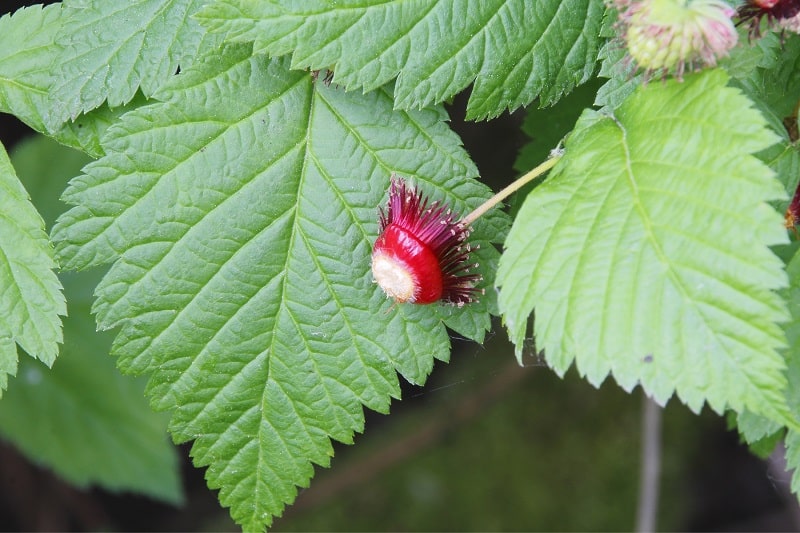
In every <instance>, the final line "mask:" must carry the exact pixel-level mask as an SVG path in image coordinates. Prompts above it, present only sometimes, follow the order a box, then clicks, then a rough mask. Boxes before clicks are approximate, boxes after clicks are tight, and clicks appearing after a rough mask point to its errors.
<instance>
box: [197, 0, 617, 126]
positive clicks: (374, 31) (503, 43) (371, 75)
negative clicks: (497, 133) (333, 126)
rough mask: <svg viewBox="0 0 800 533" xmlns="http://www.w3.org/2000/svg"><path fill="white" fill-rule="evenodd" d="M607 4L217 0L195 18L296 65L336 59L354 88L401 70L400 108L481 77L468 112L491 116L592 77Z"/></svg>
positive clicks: (338, 76) (551, 99)
mask: <svg viewBox="0 0 800 533" xmlns="http://www.w3.org/2000/svg"><path fill="white" fill-rule="evenodd" d="M603 11H604V7H603V4H602V2H597V1H594V0H538V1H530V0H489V1H482V2H471V1H469V0H413V1H406V0H394V1H385V2H378V3H376V2H369V1H365V0H348V1H344V2H338V3H337V4H336V5H335V6H332V5H331V3H330V2H323V1H321V0H316V1H308V0H283V1H278V2H259V1H254V0H220V1H217V2H214V3H212V4H209V5H208V6H207V7H206V8H205V9H203V10H202V11H201V12H200V14H199V15H198V18H199V20H200V21H201V22H202V23H203V24H204V25H206V27H207V28H209V29H210V30H211V31H212V32H221V33H224V34H225V35H226V38H228V39H232V40H239V41H247V42H253V43H254V46H255V50H256V51H260V52H266V53H268V54H270V55H272V56H281V55H285V54H289V53H291V55H292V65H291V66H292V68H295V69H305V68H311V69H317V70H319V69H325V68H332V69H333V70H334V73H335V74H334V78H333V79H334V82H335V83H338V84H341V85H342V86H344V87H346V88H348V89H350V90H352V89H362V90H363V91H365V92H366V91H371V90H374V89H376V88H378V87H380V86H382V85H384V84H386V83H388V82H390V81H391V80H393V79H395V78H397V85H396V87H395V91H394V98H395V103H396V105H397V106H398V107H400V108H402V109H416V108H422V107H426V106H428V105H430V104H435V103H439V102H443V101H446V100H448V99H449V98H451V97H452V96H454V95H455V94H457V93H459V92H460V91H462V90H463V89H465V88H466V87H467V86H468V85H470V84H471V83H474V86H473V89H472V94H471V97H470V100H469V104H468V106H467V116H468V118H472V119H485V118H492V117H495V116H497V115H499V114H501V113H502V112H503V111H505V110H506V109H509V110H514V109H517V108H518V107H520V106H525V105H528V104H529V103H531V102H532V101H533V100H534V99H536V98H537V97H538V98H539V104H540V105H541V106H547V105H551V104H553V103H555V102H556V101H557V100H558V99H559V98H560V97H561V96H562V95H563V94H565V93H568V92H569V91H571V90H572V89H573V88H574V87H575V86H577V85H580V84H581V83H583V82H585V81H586V80H588V79H589V77H590V76H591V74H592V72H593V71H594V63H595V59H596V57H597V50H598V48H599V43H600V37H599V27H600V23H601V20H602V16H603Z"/></svg>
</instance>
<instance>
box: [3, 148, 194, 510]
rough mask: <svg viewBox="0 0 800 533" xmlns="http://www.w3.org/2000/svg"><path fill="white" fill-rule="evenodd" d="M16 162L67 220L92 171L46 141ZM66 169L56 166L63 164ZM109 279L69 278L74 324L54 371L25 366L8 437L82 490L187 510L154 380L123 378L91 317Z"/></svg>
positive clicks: (34, 191) (52, 212)
mask: <svg viewBox="0 0 800 533" xmlns="http://www.w3.org/2000/svg"><path fill="white" fill-rule="evenodd" d="M12 159H13V161H14V163H15V165H16V168H17V169H18V171H19V174H20V177H21V179H22V180H23V181H24V183H25V185H26V186H27V187H28V189H29V190H30V191H31V195H32V197H33V201H34V202H35V204H36V206H37V207H39V208H40V210H41V212H42V216H43V217H44V219H45V221H46V222H47V223H48V224H52V222H53V221H54V220H55V218H56V216H57V215H58V214H59V213H61V212H62V211H63V207H64V204H62V203H60V202H59V201H58V196H59V195H60V194H61V191H63V190H64V187H66V185H67V180H68V179H69V178H70V177H72V176H74V175H75V174H77V173H78V172H79V171H80V168H81V167H82V166H83V165H84V164H86V163H87V162H88V161H89V158H88V157H86V155H84V154H81V153H80V152H76V151H75V150H70V149H68V148H65V147H63V146H59V145H58V144H56V143H55V142H54V141H52V140H50V139H47V138H45V137H35V138H33V139H31V140H29V141H26V142H24V143H22V144H20V145H19V146H18V147H17V148H16V149H15V150H14V153H13V154H12ZM54 163H56V164H54ZM100 277H101V272H99V271H98V272H91V273H80V274H69V275H62V279H63V280H64V293H65V295H66V296H67V300H68V302H69V316H68V317H67V318H65V319H64V345H63V348H62V350H61V354H60V355H59V358H58V361H57V362H56V364H55V365H54V366H53V368H52V370H49V371H48V370H46V369H44V368H43V367H42V366H41V364H40V363H38V362H36V361H33V360H30V359H28V360H23V361H21V362H20V367H19V379H16V380H14V382H13V383H12V384H11V386H10V387H9V390H8V392H7V393H6V395H5V397H4V398H3V400H2V401H1V402H0V433H2V435H3V437H4V438H5V439H6V440H8V441H10V442H12V443H13V444H14V445H15V446H16V447H17V448H19V449H20V450H21V451H22V452H24V453H25V455H26V456H27V457H29V458H31V459H32V460H34V461H35V462H37V463H39V464H42V465H44V466H46V467H49V468H52V469H53V470H54V471H55V472H56V473H57V474H58V475H60V476H61V477H63V478H64V479H65V480H67V481H69V482H70V483H72V484H74V485H77V486H79V487H85V486H89V485H100V486H102V487H104V488H106V489H108V490H113V491H118V490H126V491H134V492H140V493H143V494H146V495H148V496H151V497H153V498H157V499H160V500H164V501H167V502H170V503H179V502H180V501H181V500H182V489H181V484H180V483H181V480H180V469H179V464H178V460H177V453H176V450H175V447H174V446H173V445H172V444H171V443H170V442H169V438H168V436H167V432H166V429H167V419H168V417H166V416H165V415H163V414H156V413H154V412H153V411H152V410H151V409H150V406H149V405H148V403H147V400H146V398H145V396H144V388H145V380H144V379H143V378H132V377H128V376H122V375H121V374H120V373H119V371H118V370H117V369H116V368H115V367H114V359H113V358H111V357H110V356H109V354H108V352H109V349H110V348H111V340H112V338H113V336H112V335H111V334H109V333H97V332H96V331H95V324H94V319H93V317H92V316H91V314H90V313H89V310H90V307H91V304H92V291H93V289H94V287H95V286H96V285H97V282H98V281H99V280H100Z"/></svg>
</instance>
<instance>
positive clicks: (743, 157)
mask: <svg viewBox="0 0 800 533" xmlns="http://www.w3.org/2000/svg"><path fill="white" fill-rule="evenodd" d="M727 81H728V80H727V76H726V75H725V74H724V73H723V72H722V71H719V70H717V71H709V72H707V73H703V74H700V75H692V76H688V77H687V79H686V81H685V82H684V83H677V82H671V81H670V82H666V83H663V84H662V83H658V84H650V85H648V86H646V87H643V88H640V89H638V90H637V91H636V92H635V93H634V95H633V97H632V98H630V99H629V100H628V101H627V102H626V103H624V104H623V105H622V106H621V107H620V108H619V109H618V110H617V111H616V112H615V115H613V116H607V115H602V114H599V113H595V112H590V111H587V112H585V113H584V115H583V117H582V118H581V120H579V122H578V125H577V126H576V128H575V130H574V131H573V133H572V136H571V137H570V139H569V141H568V142H567V146H566V155H565V156H564V159H563V160H562V161H561V162H560V163H559V165H558V166H557V167H556V169H555V170H554V173H553V175H552V176H551V177H550V178H549V179H548V180H547V181H546V182H545V183H543V184H542V185H541V186H539V187H537V188H536V189H534V191H533V192H532V193H531V194H530V196H529V197H528V199H527V201H526V203H525V205H524V206H523V208H522V210H521V212H520V214H519V216H518V218H517V219H516V221H515V224H514V226H513V228H512V230H511V232H510V234H509V237H508V239H507V241H506V247H507V251H506V252H505V254H504V255H503V257H502V259H501V261H500V268H499V271H498V275H497V277H498V283H499V284H500V286H501V292H500V299H499V304H500V308H501V312H502V313H503V316H504V320H505V323H506V325H507V326H508V329H509V332H510V334H511V337H512V339H513V340H514V342H515V343H516V345H517V347H518V349H520V348H521V347H522V345H523V342H524V339H525V335H526V330H527V324H528V317H529V315H530V314H531V311H532V309H533V307H534V305H535V306H536V311H537V312H536V320H535V321H534V334H535V337H536V343H537V346H539V347H540V348H543V349H544V352H545V355H546V357H547V361H548V363H549V364H550V365H551V366H552V367H553V368H554V369H555V370H556V371H557V372H558V373H560V374H563V373H564V372H565V371H566V370H567V368H568V367H569V366H570V365H571V364H572V362H573V361H574V362H575V364H576V366H577V368H578V371H579V372H580V373H581V374H583V375H585V376H586V377H587V378H588V380H589V381H590V382H592V383H594V384H599V383H600V382H602V381H603V380H604V379H605V378H606V377H607V375H608V374H609V373H611V374H613V376H614V378H615V379H616V380H617V381H618V382H619V383H620V385H621V386H622V387H624V388H625V389H626V390H630V389H632V388H633V387H634V386H635V385H637V384H641V385H642V387H643V388H644V389H645V391H646V392H647V393H648V394H650V395H652V396H653V397H655V399H656V400H658V401H659V402H662V403H663V402H666V401H667V399H668V398H669V397H670V396H671V395H672V394H673V392H676V393H677V395H678V397H679V398H680V399H681V400H682V401H683V402H685V403H686V404H687V405H688V406H689V407H690V408H691V409H693V410H695V411H697V410H699V409H700V408H701V406H702V405H703V403H704V402H707V403H708V404H709V405H710V406H711V407H712V408H713V409H714V410H716V411H717V412H721V411H723V410H724V409H726V408H732V409H734V410H736V411H743V410H744V409H748V410H750V411H753V412H754V413H757V414H761V415H764V416H766V417H768V418H771V419H773V420H777V421H779V422H781V423H785V422H786V421H787V418H788V416H789V415H788V408H787V406H786V401H785V398H784V396H783V389H784V387H785V385H786V378H785V377H784V375H783V370H784V368H785V363H784V361H783V359H782V357H781V356H780V355H779V354H778V353H777V350H778V349H781V348H782V347H784V346H785V340H784V335H783V332H782V330H781V328H780V326H779V325H778V323H779V322H782V321H784V320H785V319H786V318H787V313H786V310H785V306H784V304H783V302H782V300H781V298H780V297H779V296H778V295H777V294H776V292H775V290H776V289H779V288H781V287H783V286H785V284H786V276H785V272H784V270H783V265H782V262H781V261H780V260H779V259H778V258H777V257H775V256H774V255H773V254H772V252H771V251H770V250H769V248H768V245H773V244H778V243H782V242H785V241H786V234H785V230H784V228H783V223H782V222H783V221H782V218H781V217H780V216H779V215H778V214H777V213H776V212H775V211H774V210H773V209H772V208H770V207H769V206H768V205H767V204H766V203H765V202H766V201H768V200H776V199H783V198H784V197H785V193H784V191H783V188H782V186H781V184H780V183H779V182H778V181H777V180H775V179H774V178H773V177H772V175H771V172H770V170H769V169H768V168H767V167H766V166H765V165H763V164H762V163H761V162H759V161H758V160H757V159H755V158H754V157H752V156H750V155H748V153H754V152H756V151H759V150H762V149H764V148H766V147H768V146H770V145H771V144H772V143H774V142H775V141H776V140H777V138H776V137H775V136H774V134H772V133H770V132H769V131H768V130H767V129H766V128H765V123H764V120H763V118H762V117H761V116H760V115H759V114H758V113H756V112H755V111H754V110H753V109H752V108H751V107H750V104H749V103H748V101H747V100H746V99H745V98H744V97H743V96H742V95H741V93H740V92H739V91H737V90H735V89H731V88H729V87H726V86H725V85H726V82H727ZM731 117H735V120H731Z"/></svg>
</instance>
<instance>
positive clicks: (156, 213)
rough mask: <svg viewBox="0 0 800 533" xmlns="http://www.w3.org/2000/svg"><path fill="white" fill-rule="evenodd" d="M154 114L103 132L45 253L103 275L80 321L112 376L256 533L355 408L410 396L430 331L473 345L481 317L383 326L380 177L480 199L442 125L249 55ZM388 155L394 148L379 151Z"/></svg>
mask: <svg viewBox="0 0 800 533" xmlns="http://www.w3.org/2000/svg"><path fill="white" fill-rule="evenodd" d="M243 80H247V84H244V83H243ZM156 98H157V99H159V100H161V101H162V102H161V103H155V104H153V105H149V106H145V107H142V108H139V109H137V110H135V111H133V112H131V113H128V114H127V115H125V116H124V117H123V118H122V120H121V121H120V122H119V123H118V125H117V126H115V127H114V128H112V129H111V130H109V132H108V135H107V136H106V137H105V138H104V141H103V149H104V151H105V153H106V154H107V155H106V156H105V157H104V158H102V159H100V160H99V161H97V162H96V163H93V164H91V165H89V166H87V167H86V169H85V175H83V176H80V177H78V178H76V179H75V180H73V182H72V183H71V184H70V187H69V188H68V189H67V191H66V193H65V194H64V199H65V200H66V201H68V202H69V203H72V204H75V205H77V206H78V207H75V208H73V209H71V210H70V211H68V212H67V213H66V214H65V215H63V216H62V217H61V218H60V220H59V222H58V223H57V224H56V226H55V228H54V238H55V240H56V242H57V243H58V252H59V257H60V258H61V260H62V261H63V264H64V265H65V266H66V267H68V268H79V269H80V268H86V267H89V266H95V265H99V264H102V263H108V262H112V261H116V262H115V264H114V266H113V267H112V268H111V270H110V271H109V273H108V274H107V276H106V277H105V278H104V279H103V281H102V282H101V283H100V285H99V287H98V289H97V295H98V300H97V303H96V305H95V312H96V313H97V319H98V324H99V326H100V327H101V328H102V329H106V328H112V327H117V326H121V330H120V333H119V336H118V337H117V340H116V341H115V346H114V351H115V353H116V354H117V355H119V358H120V359H119V364H120V367H121V368H122V369H123V370H124V371H128V372H137V373H138V372H144V371H151V372H152V373H153V376H152V378H151V380H150V384H149V393H150V394H151V395H152V397H153V401H154V404H155V405H156V406H157V407H158V408H159V409H173V410H174V415H173V419H172V423H171V430H172V433H173V436H174V437H175V438H176V440H178V441H186V440H190V439H195V443H194V447H193V449H192V455H193V456H194V458H195V461H196V463H197V464H198V465H199V466H206V465H207V466H209V471H208V480H209V484H210V485H211V486H212V487H219V488H220V489H221V491H220V498H221V501H222V502H223V503H224V504H225V505H229V506H231V512H232V515H233V517H234V518H235V519H236V520H237V521H238V522H239V523H241V524H242V525H243V526H244V527H245V528H246V529H260V528H261V527H263V525H264V524H265V523H269V521H270V519H269V517H270V515H273V514H276V513H279V512H280V510H281V508H282V507H283V505H284V504H286V503H289V502H291V501H292V500H293V499H294V497H295V494H296V489H295V486H296V485H300V486H305V485H307V484H308V482H309V479H310V477H311V475H312V473H313V470H312V467H311V464H312V463H316V464H319V465H327V464H328V462H329V457H330V455H331V454H332V449H331V444H330V442H329V439H330V438H331V437H332V438H335V439H337V440H340V441H343V442H352V440H353V432H355V431H361V430H363V424H364V420H363V413H362V407H361V406H362V405H366V406H367V407H369V408H371V409H374V410H376V411H380V412H386V411H388V409H389V401H390V399H391V398H392V397H397V396H398V394H399V388H398V383H397V377H396V373H395V370H397V371H399V372H401V373H402V374H403V376H404V377H405V378H406V379H408V380H409V381H411V382H414V383H422V382H424V381H425V378H426V376H427V375H428V373H429V372H430V370H431V366H432V364H433V358H434V357H435V358H439V359H442V360H446V359H447V358H448V353H449V339H448V337H447V334H446V331H445V329H444V324H445V323H450V321H451V320H452V321H454V322H453V323H454V324H455V325H457V326H458V327H457V328H456V329H458V330H459V331H460V333H461V334H463V335H467V336H470V337H473V338H481V337H482V335H483V331H484V330H485V328H487V327H489V322H488V313H487V304H486V303H484V304H480V305H475V306H470V307H467V308H463V309H460V310H459V311H458V313H454V311H453V310H452V309H442V310H439V309H437V308H436V307H419V308H417V307H414V306H401V307H394V308H393V309H390V308H391V307H392V306H391V305H390V303H389V302H388V301H387V300H386V298H385V297H384V296H383V294H382V293H381V291H380V290H379V289H378V288H377V286H376V285H374V284H373V283H372V280H371V276H370V273H369V263H370V261H369V254H370V242H371V241H372V240H373V239H374V238H375V235H376V233H377V217H376V206H377V205H378V204H379V203H380V202H381V200H382V198H383V197H384V195H385V191H386V189H387V186H388V177H389V175H390V174H391V172H397V173H399V174H401V175H404V176H411V177H413V178H414V179H415V181H416V182H417V183H419V184H420V185H421V186H422V187H423V188H424V189H425V190H426V192H428V193H430V194H432V195H433V196H435V197H436V198H439V199H447V200H448V201H450V202H451V203H452V205H454V206H455V207H456V208H457V209H459V210H466V209H469V208H474V207H475V206H476V205H477V204H478V203H480V200H481V198H485V197H487V196H488V194H489V191H488V189H487V188H486V187H484V186H482V185H480V184H478V183H477V182H475V181H474V180H471V179H469V178H471V177H472V176H474V175H475V173H476V170H475V168H474V166H473V165H472V163H471V162H470V161H469V158H468V157H467V156H466V153H465V152H463V150H462V149H461V148H460V146H459V144H458V139H457V138H456V137H455V136H453V134H452V133H451V132H450V130H449V129H448V128H447V127H446V125H445V124H444V122H443V120H444V119H445V118H446V115H445V114H444V113H443V111H442V110H441V109H437V108H430V109H427V110H424V111H419V112H399V111H393V110H392V95H391V93H390V92H388V91H384V90H381V91H375V92H373V93H370V94H369V95H365V96H360V95H356V94H353V93H345V92H344V91H342V90H341V89H336V88H332V87H331V88H329V87H326V86H324V85H322V84H314V83H313V81H312V78H311V76H309V75H308V73H303V72H291V71H289V70H288V69H287V68H286V64H285V62H283V61H279V60H270V59H269V58H267V57H266V56H259V55H252V54H251V52H250V49H249V47H248V46H231V47H228V48H226V49H225V50H224V51H223V52H222V53H220V54H218V55H216V56H215V57H213V58H208V59H207V60H206V61H204V62H202V63H198V64H197V65H196V67H194V68H190V69H187V70H186V71H185V72H184V74H182V75H181V76H179V77H176V78H174V80H173V81H171V82H170V83H169V84H168V85H167V86H166V87H165V88H164V89H162V90H161V91H159V93H157V94H156ZM231 102H235V103H234V104H233V105H231ZM389 132H391V137H390V136H389ZM389 138H391V139H392V142H394V143H397V142H398V141H400V144H401V145H403V146H405V147H406V148H405V149H402V150H401V149H396V148H392V149H388V150H387V149H386V148H387V147H386V140H387V139H389ZM393 146H397V145H396V144H395V145H393ZM176 148H177V150H176ZM107 198H117V199H119V200H120V201H117V202H114V203H113V204H109V203H108V202H107V200H106V199H107ZM504 224H505V218H504V216H503V215H500V214H496V215H493V216H492V217H490V218H487V219H486V221H481V222H480V223H479V224H476V232H475V235H476V236H477V240H478V242H480V241H481V240H484V248H483V252H482V257H483V258H484V259H485V261H484V263H485V264H486V265H487V266H490V265H491V264H492V263H493V262H495V261H496V255H497V252H496V251H495V250H494V248H493V247H492V246H491V245H490V244H489V243H488V242H486V241H488V240H490V236H491V235H495V234H500V235H502V232H503V228H504ZM484 274H485V276H486V277H487V279H490V276H491V270H489V269H484ZM451 314H455V315H456V316H453V317H451V316H450V315H451ZM459 317H462V318H461V319H460V320H459Z"/></svg>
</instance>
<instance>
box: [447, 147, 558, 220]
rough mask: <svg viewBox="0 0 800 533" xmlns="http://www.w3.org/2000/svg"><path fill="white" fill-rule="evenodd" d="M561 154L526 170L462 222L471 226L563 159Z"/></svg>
mask: <svg viewBox="0 0 800 533" xmlns="http://www.w3.org/2000/svg"><path fill="white" fill-rule="evenodd" d="M561 157H562V156H561V154H558V155H554V156H552V157H550V159H548V160H547V161H545V162H544V163H542V164H541V165H539V166H537V167H536V168H534V169H533V170H530V171H528V172H526V173H525V174H524V175H523V176H521V177H520V178H519V179H517V180H516V181H514V182H513V183H511V184H510V185H509V186H508V187H506V188H505V189H503V190H502V191H500V192H498V193H497V194H495V195H494V196H492V197H491V198H489V199H488V200H486V201H485V202H483V203H482V204H481V205H479V206H478V208H477V209H475V210H474V211H473V212H472V213H470V214H468V215H467V216H465V217H464V218H462V219H461V222H460V223H461V224H462V225H464V226H469V225H471V224H472V223H473V222H475V221H476V220H478V219H479V218H480V217H481V216H482V215H483V214H484V213H486V212H487V211H488V210H489V209H491V208H493V207H494V206H495V205H497V204H499V203H500V202H502V201H503V200H505V199H506V198H508V197H509V196H511V195H512V194H514V193H515V192H517V191H518V190H519V189H520V188H522V187H524V186H525V185H526V184H528V183H530V182H531V181H533V180H535V179H536V178H538V177H539V176H541V175H542V174H544V173H545V172H547V171H548V170H550V169H551V168H553V166H554V165H555V164H556V163H558V160H559V159H561Z"/></svg>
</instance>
